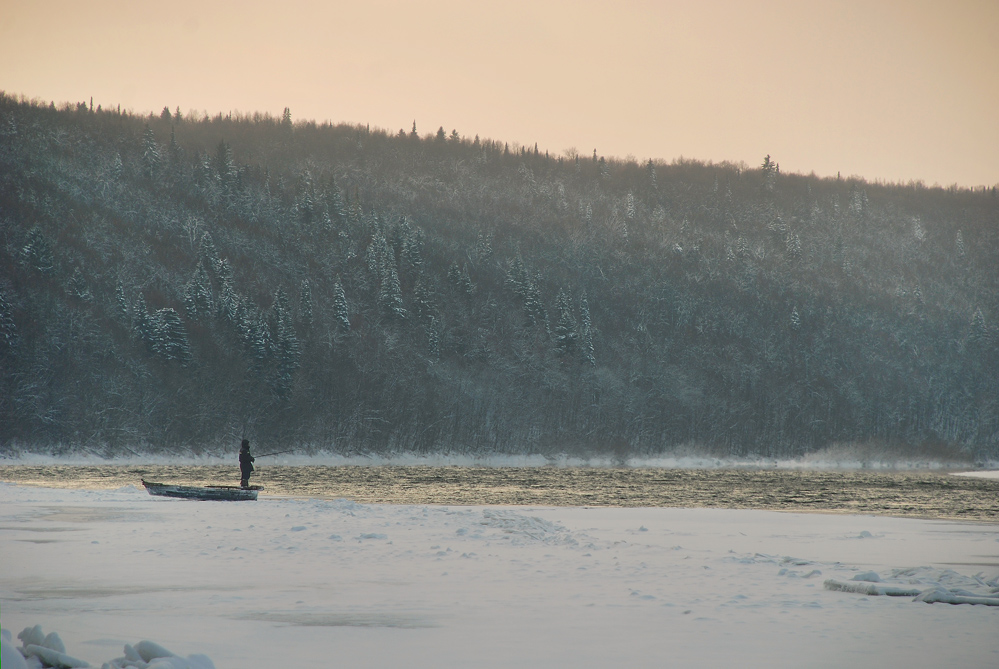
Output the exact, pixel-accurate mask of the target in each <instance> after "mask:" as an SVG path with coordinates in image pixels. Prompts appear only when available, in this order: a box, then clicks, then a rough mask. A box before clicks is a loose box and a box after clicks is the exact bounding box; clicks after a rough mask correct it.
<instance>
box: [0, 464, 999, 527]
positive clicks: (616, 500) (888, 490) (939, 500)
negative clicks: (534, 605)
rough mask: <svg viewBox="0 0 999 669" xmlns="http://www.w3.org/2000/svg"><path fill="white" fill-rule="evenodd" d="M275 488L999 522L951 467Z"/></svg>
mask: <svg viewBox="0 0 999 669" xmlns="http://www.w3.org/2000/svg"><path fill="white" fill-rule="evenodd" d="M143 478H144V479H146V480H147V481H156V482H161V483H165V482H169V483H181V484H187V485H206V484H215V485H218V484H225V485H238V483H239V468H238V467H236V466H233V467H228V466H221V465H213V466H195V465H191V466H166V465H148V466H133V465H129V466H126V465H98V466H83V465H4V466H0V481H11V482H16V483H21V484H29V485H43V486H47V487H63V488H92V489H98V488H104V489H107V488H119V487H122V486H126V485H135V486H141V480H142V479H143ZM251 483H253V484H254V485H262V486H264V492H263V493H261V496H260V498H261V499H262V500H263V499H266V497H267V496H268V495H278V496H292V497H317V498H346V499H352V500H355V501H357V502H363V503H384V504H442V505H462V506H464V505H468V506H474V505H483V504H496V505H530V506H617V507H687V508H690V507H711V508H730V509H769V510H777V511H797V512H826V513H859V514H877V515H891V516H910V517H919V518H941V519H944V518H945V519H955V520H974V521H986V522H989V521H991V522H999V479H982V478H972V477H964V476H953V475H951V474H948V473H946V472H908V471H907V472H885V471H866V470H858V471H807V470H800V471H799V470H790V471H788V470H754V469H652V468H609V467H608V468H603V467H434V466H356V465H351V466H315V465H313V466H278V465H275V466H266V465H265V466H260V467H258V468H257V471H256V472H255V473H254V476H253V478H252V480H251Z"/></svg>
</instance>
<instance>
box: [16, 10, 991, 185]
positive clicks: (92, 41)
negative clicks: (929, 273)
mask: <svg viewBox="0 0 999 669" xmlns="http://www.w3.org/2000/svg"><path fill="white" fill-rule="evenodd" d="M0 89H3V90H5V91H7V92H8V93H13V94H17V95H21V94H23V95H25V96H27V97H29V98H39V99H42V100H45V101H50V100H53V101H55V102H56V104H59V103H61V102H78V101H89V100H90V98H91V97H93V100H94V104H95V105H97V104H101V105H104V106H117V105H118V104H121V106H122V108H123V109H124V108H130V109H132V110H133V111H136V112H140V113H145V112H148V111H155V112H157V113H158V112H159V110H161V109H162V108H163V107H164V106H165V105H166V106H169V107H170V109H171V110H172V109H174V108H176V107H178V106H179V107H180V108H181V110H182V111H184V112H185V113H186V112H187V111H188V110H192V109H194V110H199V111H207V112H209V113H210V114H215V113H218V112H220V111H221V112H229V111H242V112H254V111H261V112H270V113H272V114H274V115H280V113H281V111H282V110H283V109H284V107H286V106H287V107H290V108H291V110H292V115H293V117H294V118H295V119H297V120H298V119H315V120H317V121H323V120H331V121H333V122H341V121H343V122H348V123H362V124H363V123H369V124H370V125H371V126H372V127H380V128H385V129H387V130H390V131H393V132H397V131H398V130H399V129H400V128H404V129H406V130H407V131H408V130H409V129H410V127H411V126H412V123H413V121H414V120H415V121H416V124H417V128H418V129H419V131H420V132H421V133H426V132H432V131H435V130H436V129H437V127H438V126H444V128H445V129H446V130H447V131H448V132H450V131H451V129H452V128H456V129H457V130H458V132H459V133H461V134H462V135H468V136H474V135H476V134H478V135H480V136H481V137H483V138H490V139H496V140H502V141H509V142H511V143H513V142H519V143H521V144H526V145H529V146H532V147H533V145H534V143H535V142H537V143H538V146H539V147H540V148H541V150H542V151H544V150H548V151H551V152H552V153H556V154H557V153H561V152H563V151H564V150H565V149H567V148H570V147H574V148H576V149H578V150H579V151H580V153H582V154H584V155H590V154H592V152H593V149H594V148H596V150H597V151H598V152H599V153H600V154H601V155H606V156H617V157H626V156H628V155H632V156H634V157H636V158H638V159H639V160H644V159H647V158H656V159H664V160H667V161H669V160H672V159H674V158H677V157H680V156H684V157H687V158H696V159H699V160H712V161H722V160H729V161H733V162H738V161H745V162H746V163H748V164H751V165H755V164H758V163H760V162H761V161H762V159H763V156H764V155H766V154H770V155H772V156H773V157H774V158H775V159H776V160H777V161H779V162H780V164H781V168H782V170H784V171H785V172H803V173H809V172H812V171H814V172H815V173H817V174H819V175H823V176H832V175H835V174H836V173H837V172H841V173H842V174H843V176H850V175H860V176H863V177H865V178H867V179H869V180H875V179H883V180H888V181H909V180H910V179H922V180H924V181H925V182H926V183H927V184H928V185H932V184H934V183H937V184H940V185H944V186H947V185H950V184H954V183H957V184H959V185H962V186H977V185H990V186H991V185H994V184H997V183H999V1H996V0H948V1H947V2H944V1H938V2H928V1H923V0H862V1H845V0H844V1H834V0H825V1H824V2H814V3H812V2H805V1H803V0H799V1H793V0H747V1H745V2H735V1H721V0H717V1H711V0H704V1H701V2H689V3H688V2H672V1H666V0H662V1H651V0H648V1H643V0H615V1H614V2H609V1H607V0H601V1H590V0H571V1H568V0H566V1H562V0H552V1H549V0H531V1H523V0H503V1H502V2H494V1H493V0H478V1H475V2H473V1H467V2H459V1H457V0H410V1H408V2H407V1H390V0H359V1H357V2H336V1H329V2H305V1H302V0H273V1H270V2H262V1H260V0H239V1H236V0H233V1H227V2H219V1H213V0H201V1H199V2H192V1H190V0H166V1H162V0H161V1H159V2H149V1H146V0H85V1H80V0H0Z"/></svg>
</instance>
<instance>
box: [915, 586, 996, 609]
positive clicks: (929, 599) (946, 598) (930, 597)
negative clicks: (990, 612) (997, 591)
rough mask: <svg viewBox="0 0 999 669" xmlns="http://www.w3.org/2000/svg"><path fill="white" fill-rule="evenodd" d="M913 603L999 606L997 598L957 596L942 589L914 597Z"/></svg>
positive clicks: (928, 591)
mask: <svg viewBox="0 0 999 669" xmlns="http://www.w3.org/2000/svg"><path fill="white" fill-rule="evenodd" d="M915 601H917V602H926V603H927V604H933V603H935V602H943V603H944V604H979V605H983V606H999V597H977V596H975V595H967V594H957V593H953V592H950V591H949V590H945V589H943V588H933V589H932V590H927V591H926V592H922V593H920V594H918V595H916V599H915Z"/></svg>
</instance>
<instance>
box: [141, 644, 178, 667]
mask: <svg viewBox="0 0 999 669" xmlns="http://www.w3.org/2000/svg"><path fill="white" fill-rule="evenodd" d="M135 652H137V653H138V654H139V657H141V658H142V659H143V660H145V661H146V662H152V661H153V660H155V659H157V658H160V657H177V654H176V653H171V652H170V651H168V650H167V649H166V648H164V647H163V646H161V645H159V644H158V643H153V642H152V641H140V642H139V643H137V644H135Z"/></svg>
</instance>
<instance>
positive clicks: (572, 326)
mask: <svg viewBox="0 0 999 669" xmlns="http://www.w3.org/2000/svg"><path fill="white" fill-rule="evenodd" d="M555 309H556V310H557V311H558V314H559V315H558V321H557V322H556V323H555V329H554V331H553V332H552V335H553V336H554V338H555V350H556V351H558V353H559V355H569V354H572V353H575V351H576V348H577V345H578V343H579V342H578V340H579V333H578V332H577V331H576V319H575V317H574V316H573V315H572V309H571V308H570V306H569V298H568V297H567V296H566V294H565V291H562V290H559V291H558V296H557V297H556V298H555Z"/></svg>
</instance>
